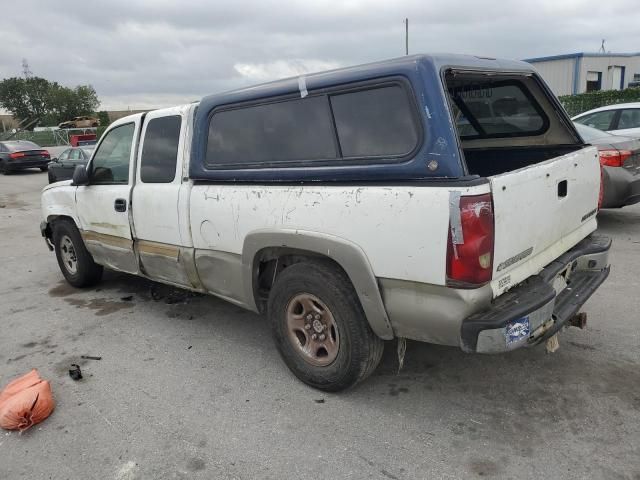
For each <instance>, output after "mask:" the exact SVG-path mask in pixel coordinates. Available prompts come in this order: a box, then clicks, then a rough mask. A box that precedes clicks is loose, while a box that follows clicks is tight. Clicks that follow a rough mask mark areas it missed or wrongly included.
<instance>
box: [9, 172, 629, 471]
mask: <svg viewBox="0 0 640 480" xmlns="http://www.w3.org/2000/svg"><path fill="white" fill-rule="evenodd" d="M46 181H47V175H46V173H40V172H39V171H33V172H25V173H17V174H13V175H11V176H1V175H0V300H1V301H0V328H1V329H2V330H1V333H0V386H4V385H5V384H6V383H7V382H9V381H10V380H11V379H13V378H14V377H15V376H17V375H20V374H23V373H26V372H27V371H29V370H30V369H31V368H37V369H38V370H39V371H40V373H41V375H42V376H43V377H45V378H47V379H49V380H50V381H51V383H52V387H53V392H54V396H55V400H56V402H57V405H56V410H55V411H54V413H53V414H52V416H51V417H50V418H48V419H47V420H45V421H44V422H43V423H41V424H39V425H37V426H35V427H34V428H32V429H31V430H29V431H27V432H26V433H24V434H22V435H19V434H17V433H15V432H5V431H0V479H11V480H13V479H83V480H84V479H101V480H103V479H117V480H125V479H126V480H133V479H182V478H184V479H235V478H237V479H274V480H275V479H277V480H281V479H314V480H315V479H342V478H350V479H361V478H363V479H364V478H374V479H383V480H389V479H393V480H401V479H467V478H536V479H540V478H546V479H559V478H568V479H574V478H575V479H583V478H590V479H591V478H594V479H635V480H637V479H640V351H639V348H638V345H639V343H640V342H639V340H640V335H639V333H638V329H639V328H640V301H639V300H638V299H639V293H638V291H639V287H640V282H639V281H638V272H639V271H640V206H635V207H630V208H625V209H622V210H618V211H604V212H601V213H600V215H599V221H600V226H601V227H600V228H601V231H602V232H604V233H606V234H609V235H611V236H612V237H613V238H614V244H613V247H612V252H611V261H612V265H613V267H612V272H611V275H610V277H609V279H608V280H607V282H606V283H605V284H604V285H603V286H602V287H601V288H600V289H599V290H598V291H597V292H596V294H595V295H594V297H593V298H592V299H591V300H590V301H589V302H588V303H587V305H586V306H585V308H584V311H586V312H587V313H588V326H587V328H586V330H578V329H575V328H572V329H569V330H567V331H565V332H564V333H563V334H562V336H561V337H560V349H559V350H558V351H557V352H556V353H554V354H548V353H546V352H545V349H544V348H534V349H526V350H520V351H516V352H512V353H509V354H504V355H495V356H481V355H468V354H464V353H462V352H461V351H460V350H458V349H455V348H445V347H439V346H433V345H427V344H420V343H415V342H409V344H408V348H407V354H406V358H405V365H404V368H403V369H402V371H401V372H400V373H398V372H397V360H396V358H395V355H394V344H389V345H388V348H387V349H386V352H385V356H384V358H383V362H382V364H381V365H380V367H379V369H378V370H377V371H376V373H375V374H374V375H373V376H372V377H371V378H370V379H368V380H367V381H366V382H364V383H363V384H361V385H359V386H358V387H356V388H354V389H352V390H350V391H347V392H344V393H340V394H327V393H323V392H319V391H317V390H313V389H311V388H309V387H307V386H305V385H303V384H302V383H300V382H299V381H298V380H297V379H295V378H294V377H293V375H291V374H290V373H289V371H288V370H287V369H286V367H285V366H284V364H283V363H282V361H281V360H280V358H279V357H278V354H277V352H276V350H275V348H274V346H273V344H272V341H271V337H270V332H269V329H268V326H267V323H266V322H265V321H264V320H263V319H262V318H260V317H259V316H257V315H255V314H253V313H250V312H246V311H243V310H241V309H239V308H237V307H235V306H233V305H231V304H229V303H226V302H224V301H222V300H218V299H216V298H214V297H208V296H193V295H187V294H185V293H184V292H180V291H174V290H173V289H170V288H167V287H163V286H159V285H154V284H152V283H151V282H148V281H146V280H142V279H139V278H136V277H132V276H128V275H123V274H115V273H110V274H107V275H105V279H104V281H103V283H101V284H100V285H99V286H97V287H96V288H92V289H88V290H76V289H74V288H71V287H70V286H68V285H67V284H66V283H65V282H64V281H63V277H62V274H61V273H60V271H59V270H58V266H57V263H56V260H55V256H54V254H53V253H51V252H49V251H48V250H47V248H46V247H45V244H44V242H43V240H42V238H41V237H40V232H39V229H38V225H39V222H40V210H39V198H40V190H41V188H42V187H43V186H44V185H45V184H46ZM82 355H92V356H100V357H102V359H101V360H84V359H81V358H80V357H81V356H82ZM72 363H77V364H79V365H80V366H81V368H82V372H83V375H84V378H83V379H82V380H81V381H77V382H76V381H73V380H72V379H71V378H70V377H69V375H68V369H69V368H70V365H71V364H72Z"/></svg>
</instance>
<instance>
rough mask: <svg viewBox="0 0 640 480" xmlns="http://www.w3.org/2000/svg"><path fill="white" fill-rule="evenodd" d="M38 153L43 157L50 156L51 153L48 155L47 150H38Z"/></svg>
mask: <svg viewBox="0 0 640 480" xmlns="http://www.w3.org/2000/svg"><path fill="white" fill-rule="evenodd" d="M40 155H42V156H43V157H44V158H51V155H49V152H48V151H46V150H42V151H41V152H40Z"/></svg>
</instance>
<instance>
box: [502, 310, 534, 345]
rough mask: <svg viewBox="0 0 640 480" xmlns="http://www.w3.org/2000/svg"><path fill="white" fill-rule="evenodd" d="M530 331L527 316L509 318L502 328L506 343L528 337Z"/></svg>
mask: <svg viewBox="0 0 640 480" xmlns="http://www.w3.org/2000/svg"><path fill="white" fill-rule="evenodd" d="M530 333H531V325H530V324H529V316H526V317H522V318H518V319H516V320H511V321H510V322H509V323H507V326H506V327H505V330H504V336H505V340H506V341H507V345H510V344H512V343H514V342H518V341H520V340H522V339H523V338H528V337H529V334H530Z"/></svg>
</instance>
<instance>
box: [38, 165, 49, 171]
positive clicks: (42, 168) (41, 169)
mask: <svg viewBox="0 0 640 480" xmlns="http://www.w3.org/2000/svg"><path fill="white" fill-rule="evenodd" d="M47 170H49V167H48V166H47V165H45V166H44V167H40V171H41V172H46V171H47Z"/></svg>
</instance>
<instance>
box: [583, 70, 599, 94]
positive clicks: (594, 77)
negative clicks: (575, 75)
mask: <svg viewBox="0 0 640 480" xmlns="http://www.w3.org/2000/svg"><path fill="white" fill-rule="evenodd" d="M597 90H602V72H587V92H595V91H597Z"/></svg>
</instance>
